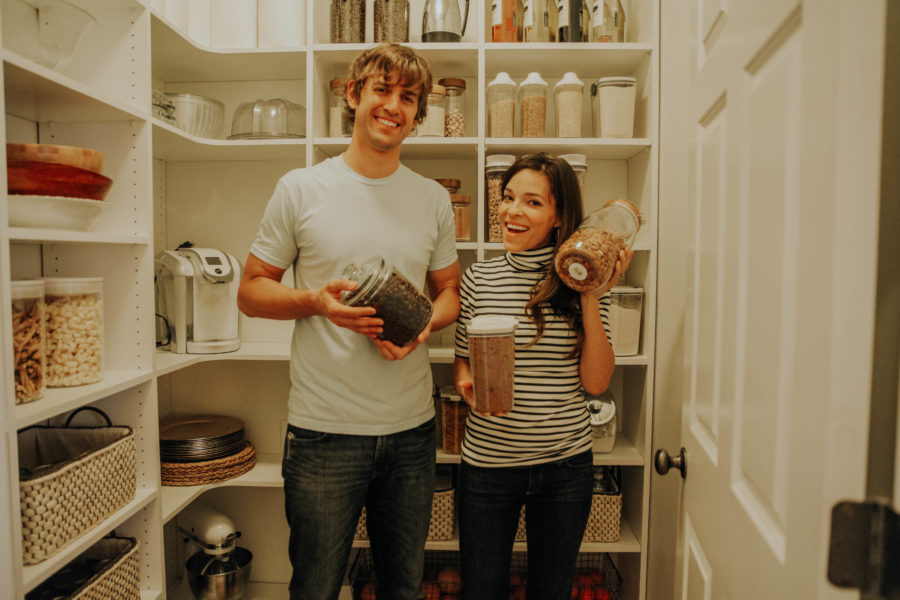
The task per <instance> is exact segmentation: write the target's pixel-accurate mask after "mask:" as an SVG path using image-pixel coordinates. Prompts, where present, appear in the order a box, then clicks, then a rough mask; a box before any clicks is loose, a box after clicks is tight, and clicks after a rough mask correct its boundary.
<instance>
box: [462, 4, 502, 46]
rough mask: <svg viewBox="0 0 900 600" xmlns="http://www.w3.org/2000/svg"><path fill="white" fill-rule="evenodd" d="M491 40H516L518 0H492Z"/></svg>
mask: <svg viewBox="0 0 900 600" xmlns="http://www.w3.org/2000/svg"><path fill="white" fill-rule="evenodd" d="M451 1H452V0H451ZM491 41H492V42H515V41H516V0H493V1H492V2H491Z"/></svg>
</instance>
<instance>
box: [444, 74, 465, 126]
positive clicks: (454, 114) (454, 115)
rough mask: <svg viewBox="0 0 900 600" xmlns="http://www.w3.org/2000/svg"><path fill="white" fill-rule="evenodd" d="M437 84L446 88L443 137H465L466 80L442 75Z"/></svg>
mask: <svg viewBox="0 0 900 600" xmlns="http://www.w3.org/2000/svg"><path fill="white" fill-rule="evenodd" d="M438 85H442V86H444V89H445V90H447V100H446V102H445V104H444V109H445V110H446V113H445V114H444V137H465V135H466V80H465V79H460V78H459V77H444V78H443V79H440V80H438Z"/></svg>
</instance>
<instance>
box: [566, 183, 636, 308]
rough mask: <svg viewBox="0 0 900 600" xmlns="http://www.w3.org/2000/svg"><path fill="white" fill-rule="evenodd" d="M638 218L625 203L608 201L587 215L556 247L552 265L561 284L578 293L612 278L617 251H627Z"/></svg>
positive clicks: (591, 288)
mask: <svg viewBox="0 0 900 600" xmlns="http://www.w3.org/2000/svg"><path fill="white" fill-rule="evenodd" d="M640 228H641V216H640V213H639V212H638V209H637V208H635V207H634V205H632V204H631V203H630V202H626V201H625V200H618V199H616V200H610V201H609V202H607V203H606V204H605V205H604V206H603V208H600V209H598V210H595V211H594V212H592V213H591V214H589V215H588V216H587V217H586V218H585V219H584V221H583V222H582V223H581V225H580V226H579V228H578V229H577V230H576V231H575V233H573V234H572V235H571V236H569V239H567V240H566V241H565V242H563V243H562V245H561V246H560V247H559V251H557V253H556V259H555V261H554V265H555V267H556V272H557V273H559V278H560V279H561V280H562V282H563V283H564V284H566V285H567V286H569V287H570V288H572V289H573V290H575V291H578V292H587V291H590V290H596V289H597V288H600V287H602V286H603V285H604V284H605V283H606V282H607V281H609V278H610V277H612V274H613V271H615V268H616V261H617V260H618V259H619V252H620V251H622V250H624V249H625V248H631V246H632V244H633V243H634V238H635V236H636V235H637V232H638V230H639V229H640Z"/></svg>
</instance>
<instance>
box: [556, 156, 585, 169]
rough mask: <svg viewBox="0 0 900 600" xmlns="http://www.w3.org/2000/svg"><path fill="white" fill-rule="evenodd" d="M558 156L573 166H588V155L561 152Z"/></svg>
mask: <svg viewBox="0 0 900 600" xmlns="http://www.w3.org/2000/svg"><path fill="white" fill-rule="evenodd" d="M557 158H561V159H563V160H564V161H566V162H567V163H569V164H570V165H572V166H573V167H584V168H585V169H586V168H587V156H585V155H584V154H560V155H559V156H558V157H557Z"/></svg>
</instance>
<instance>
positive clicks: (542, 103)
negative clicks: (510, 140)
mask: <svg viewBox="0 0 900 600" xmlns="http://www.w3.org/2000/svg"><path fill="white" fill-rule="evenodd" d="M519 106H520V107H521V110H520V111H519V113H520V114H521V115H522V137H544V136H545V135H546V134H547V132H546V124H547V82H546V81H544V80H543V78H541V76H540V74H538V73H529V74H528V77H526V78H525V81H523V82H522V83H520V84H519Z"/></svg>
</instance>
